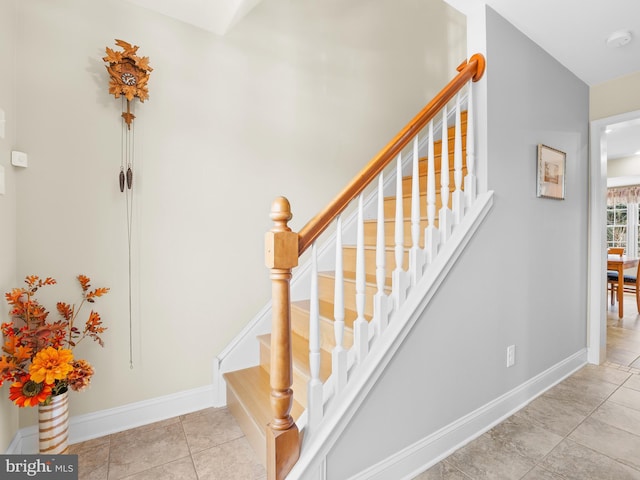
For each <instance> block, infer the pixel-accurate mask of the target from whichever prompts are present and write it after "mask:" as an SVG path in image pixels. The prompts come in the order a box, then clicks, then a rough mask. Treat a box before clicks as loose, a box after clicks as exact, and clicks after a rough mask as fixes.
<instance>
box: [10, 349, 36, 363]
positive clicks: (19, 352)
mask: <svg viewBox="0 0 640 480" xmlns="http://www.w3.org/2000/svg"><path fill="white" fill-rule="evenodd" d="M31 353H32V350H31V348H30V347H23V346H20V347H17V348H16V349H15V352H14V353H13V356H14V357H15V359H16V361H17V362H18V363H20V362H22V361H24V360H28V359H29V358H31Z"/></svg>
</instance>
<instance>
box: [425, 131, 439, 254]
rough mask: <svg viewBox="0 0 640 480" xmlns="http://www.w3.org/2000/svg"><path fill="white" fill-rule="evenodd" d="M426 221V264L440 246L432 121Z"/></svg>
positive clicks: (428, 148) (428, 156) (428, 150)
mask: <svg viewBox="0 0 640 480" xmlns="http://www.w3.org/2000/svg"><path fill="white" fill-rule="evenodd" d="M427 145H428V146H427V221H428V222H429V224H428V225H427V228H425V230H424V250H425V255H426V261H427V263H431V262H433V259H434V258H435V256H436V253H437V252H438V245H439V244H440V233H439V232H438V229H437V228H436V225H435V222H436V167H435V160H434V155H435V153H434V149H433V121H431V122H429V142H428V144H427Z"/></svg>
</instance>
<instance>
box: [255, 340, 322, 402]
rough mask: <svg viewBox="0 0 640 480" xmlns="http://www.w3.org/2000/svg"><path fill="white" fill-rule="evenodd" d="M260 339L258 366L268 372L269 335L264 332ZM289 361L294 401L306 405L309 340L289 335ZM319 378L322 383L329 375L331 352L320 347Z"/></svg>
mask: <svg viewBox="0 0 640 480" xmlns="http://www.w3.org/2000/svg"><path fill="white" fill-rule="evenodd" d="M258 340H259V341H260V366H261V367H262V368H263V369H265V371H266V372H269V369H270V368H271V335H270V334H268V333H267V334H265V335H260V336H259V337H258ZM291 350H292V352H291V361H292V362H293V365H292V366H293V385H292V386H291V388H292V389H293V392H294V393H293V395H294V398H295V399H296V401H297V402H298V403H299V404H300V405H302V406H303V407H306V405H307V384H308V383H309V380H311V368H310V366H309V364H310V362H309V341H308V339H306V338H304V337H302V336H300V335H296V334H292V335H291ZM319 375H320V380H321V381H322V382H323V383H324V382H325V381H326V380H327V378H329V375H331V354H330V353H329V352H328V351H326V350H323V349H320V372H319Z"/></svg>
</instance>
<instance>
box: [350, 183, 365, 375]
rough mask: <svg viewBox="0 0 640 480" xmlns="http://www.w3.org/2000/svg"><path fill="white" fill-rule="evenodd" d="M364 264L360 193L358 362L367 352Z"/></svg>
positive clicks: (355, 326)
mask: <svg viewBox="0 0 640 480" xmlns="http://www.w3.org/2000/svg"><path fill="white" fill-rule="evenodd" d="M365 287H366V284H365V265H364V213H363V206H362V194H360V197H358V229H357V238H356V314H357V319H356V321H355V322H354V323H353V348H354V349H355V356H356V363H358V364H360V363H361V362H362V361H363V360H364V358H365V357H366V356H367V353H368V352H369V330H368V329H369V323H368V322H367V320H366V318H365V317H364V303H365Z"/></svg>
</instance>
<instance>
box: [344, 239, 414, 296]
mask: <svg viewBox="0 0 640 480" xmlns="http://www.w3.org/2000/svg"><path fill="white" fill-rule="evenodd" d="M386 233H387V232H386V230H385V235H386ZM405 239H406V237H405ZM409 240H411V236H409ZM405 243H406V242H405ZM343 251H344V252H343V254H342V256H343V261H344V272H345V276H348V278H354V273H353V272H355V271H356V254H357V249H356V246H355V245H345V246H343ZM384 256H385V278H386V281H385V284H386V285H391V275H392V273H393V270H394V269H395V268H396V252H395V248H394V247H393V246H391V245H388V246H387V247H386V248H385V252H384ZM376 261H377V253H376V247H375V246H374V245H366V246H365V247H364V264H365V266H366V269H367V270H368V271H371V270H373V271H375V270H376ZM408 267H409V250H408V249H405V251H404V254H403V260H402V268H403V269H404V270H407V268H408ZM367 279H368V280H369V279H371V280H372V281H373V282H374V283H375V282H376V276H375V274H371V275H369V276H368V277H367Z"/></svg>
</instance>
